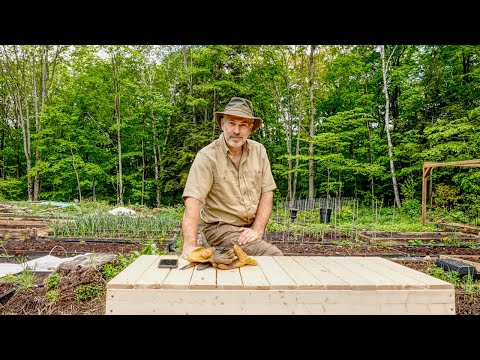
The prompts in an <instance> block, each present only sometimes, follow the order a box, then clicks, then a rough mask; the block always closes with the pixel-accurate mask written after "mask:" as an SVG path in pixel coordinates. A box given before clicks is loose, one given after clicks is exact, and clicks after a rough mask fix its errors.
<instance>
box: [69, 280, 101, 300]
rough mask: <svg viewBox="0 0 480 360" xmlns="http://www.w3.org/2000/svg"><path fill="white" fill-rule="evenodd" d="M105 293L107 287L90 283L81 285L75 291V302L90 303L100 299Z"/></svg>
mask: <svg viewBox="0 0 480 360" xmlns="http://www.w3.org/2000/svg"><path fill="white" fill-rule="evenodd" d="M104 291H105V285H103V284H99V283H90V284H85V285H79V286H77V287H76V288H75V290H74V292H73V293H74V295H75V300H76V301H78V302H83V301H90V300H93V299H96V298H97V297H99V296H100V295H101V294H102V293H103V292H104Z"/></svg>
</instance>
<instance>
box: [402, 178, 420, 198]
mask: <svg viewBox="0 0 480 360" xmlns="http://www.w3.org/2000/svg"><path fill="white" fill-rule="evenodd" d="M416 186H417V184H416V182H415V180H414V179H413V177H409V178H407V179H406V180H405V181H404V182H403V184H402V185H401V186H400V188H401V192H402V195H403V197H404V198H405V199H406V200H413V199H415V198H416V189H415V188H416Z"/></svg>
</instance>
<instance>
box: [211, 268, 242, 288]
mask: <svg viewBox="0 0 480 360" xmlns="http://www.w3.org/2000/svg"><path fill="white" fill-rule="evenodd" d="M217 289H221V290H231V289H243V282H242V277H241V276H240V270H239V269H232V270H219V269H217Z"/></svg>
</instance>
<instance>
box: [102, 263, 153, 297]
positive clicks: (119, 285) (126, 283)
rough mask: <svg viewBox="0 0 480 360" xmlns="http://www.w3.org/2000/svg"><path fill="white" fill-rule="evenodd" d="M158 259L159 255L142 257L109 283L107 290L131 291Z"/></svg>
mask: <svg viewBox="0 0 480 360" xmlns="http://www.w3.org/2000/svg"><path fill="white" fill-rule="evenodd" d="M157 259H158V255H140V256H139V257H138V258H137V259H135V261H133V262H132V263H131V264H130V265H129V266H127V267H126V268H125V269H123V271H122V272H120V273H119V274H118V275H117V276H115V277H114V278H113V279H112V280H110V281H109V282H108V283H107V289H130V288H133V287H134V285H135V282H136V281H137V280H138V279H139V278H140V277H141V276H142V274H143V273H144V272H145V271H146V270H147V269H148V268H149V267H150V265H152V264H153V262H154V261H156V260H157Z"/></svg>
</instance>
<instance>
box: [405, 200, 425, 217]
mask: <svg viewBox="0 0 480 360" xmlns="http://www.w3.org/2000/svg"><path fill="white" fill-rule="evenodd" d="M420 210H421V204H420V201H419V200H418V199H408V200H404V201H403V204H402V211H403V212H404V213H405V214H406V215H408V216H409V217H411V218H415V217H417V216H418V215H420Z"/></svg>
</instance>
